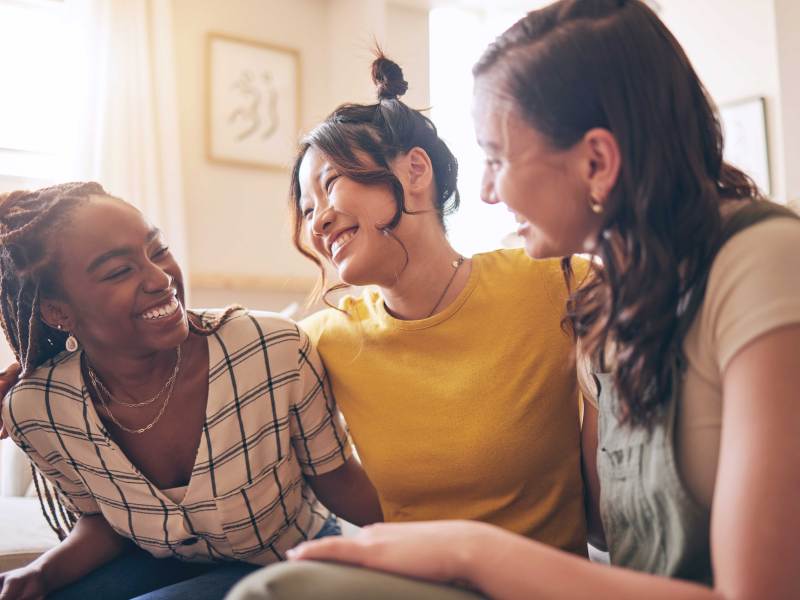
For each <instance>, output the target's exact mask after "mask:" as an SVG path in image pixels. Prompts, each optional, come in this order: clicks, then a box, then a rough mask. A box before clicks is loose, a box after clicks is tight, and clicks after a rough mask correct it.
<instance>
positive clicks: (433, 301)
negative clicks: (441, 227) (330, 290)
mask: <svg viewBox="0 0 800 600" xmlns="http://www.w3.org/2000/svg"><path fill="white" fill-rule="evenodd" d="M406 247H407V248H408V254H409V257H408V264H407V265H406V268H405V269H404V270H403V271H402V272H401V273H400V275H399V276H398V277H397V278H396V279H395V280H394V281H393V282H392V283H391V284H390V285H381V286H380V289H381V292H382V294H383V298H384V303H385V304H386V308H387V310H388V311H389V312H390V313H391V314H392V315H393V316H394V317H396V318H398V319H404V320H417V319H425V318H427V317H429V316H432V314H431V311H433V310H434V307H435V312H434V314H435V313H436V312H441V311H442V310H444V309H445V308H447V306H448V305H449V304H450V303H451V302H452V301H453V300H454V299H455V298H456V297H457V296H458V294H459V293H460V292H461V290H462V289H463V288H464V285H466V282H467V279H468V276H469V268H468V267H469V261H467V260H465V261H464V263H463V264H461V266H460V267H459V268H458V270H456V268H455V267H454V266H453V261H454V260H457V259H458V258H459V256H460V255H459V254H458V253H457V252H456V251H455V250H454V249H453V247H452V246H451V245H450V244H449V243H448V241H447V238H446V237H445V236H444V234H441V235H438V236H437V237H436V238H432V239H429V240H425V241H415V242H414V243H413V244H411V243H408V244H406ZM443 294H444V295H443ZM437 302H438V306H437Z"/></svg>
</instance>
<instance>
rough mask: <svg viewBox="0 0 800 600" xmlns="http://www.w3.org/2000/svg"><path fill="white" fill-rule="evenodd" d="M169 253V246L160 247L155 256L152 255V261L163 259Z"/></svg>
mask: <svg viewBox="0 0 800 600" xmlns="http://www.w3.org/2000/svg"><path fill="white" fill-rule="evenodd" d="M168 253H169V246H162V247H161V248H159V249H158V250H156V252H155V254H153V258H154V259H159V258H163V257H164V256H166V255H167V254H168Z"/></svg>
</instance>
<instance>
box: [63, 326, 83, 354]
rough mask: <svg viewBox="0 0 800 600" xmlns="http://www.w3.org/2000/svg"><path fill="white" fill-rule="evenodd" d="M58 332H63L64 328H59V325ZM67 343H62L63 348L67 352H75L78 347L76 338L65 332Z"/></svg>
mask: <svg viewBox="0 0 800 600" xmlns="http://www.w3.org/2000/svg"><path fill="white" fill-rule="evenodd" d="M57 327H58V330H59V331H64V328H63V327H62V326H61V323H59V324H58V325H57ZM67 333H68V335H67V341H66V342H65V343H64V348H66V350H67V352H75V351H76V350H77V349H78V348H79V347H80V344H78V338H76V337H75V336H74V335H72V334H71V333H69V332H67Z"/></svg>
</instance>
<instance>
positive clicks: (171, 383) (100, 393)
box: [86, 346, 181, 434]
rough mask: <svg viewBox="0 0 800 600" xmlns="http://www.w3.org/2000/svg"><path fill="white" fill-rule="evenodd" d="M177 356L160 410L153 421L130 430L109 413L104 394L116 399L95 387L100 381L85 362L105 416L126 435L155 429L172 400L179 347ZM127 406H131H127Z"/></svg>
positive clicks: (107, 391) (179, 352) (104, 390)
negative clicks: (125, 432)
mask: <svg viewBox="0 0 800 600" xmlns="http://www.w3.org/2000/svg"><path fill="white" fill-rule="evenodd" d="M177 354H178V358H177V360H176V361H175V371H174V372H173V374H172V376H171V377H170V378H169V379H168V380H167V382H168V383H169V387H168V389H167V396H166V398H164V404H162V405H161V409H160V410H159V411H158V414H157V415H156V416H155V419H153V420H152V421H151V422H150V423H148V424H147V425H145V426H144V427H140V428H139V429H131V428H129V427H126V426H125V425H123V424H122V423H120V422H119V420H118V419H117V418H116V417H115V416H114V413H112V412H111V406H110V405H109V403H108V402H107V401H106V396H105V394H104V392H105V393H106V394H108V397H109V398H110V399H111V400H116V399H115V398H114V395H113V394H112V393H111V392H110V391H109V390H108V389H107V388H106V387H105V386H103V385H102V384H100V386H98V385H97V384H98V383H99V382H100V380H99V379H97V377H96V375H95V374H94V372H93V371H92V370H91V367H89V363H88V361H87V363H86V367H87V370H88V371H89V379H90V380H91V381H92V385H93V387H94V389H95V392H97V396H98V398H100V403H101V404H102V405H103V409H104V410H105V412H106V414H107V415H108V418H109V419H111V420H112V421H113V422H114V424H115V425H116V426H117V427H119V428H120V429H122V430H123V431H127V432H128V433H135V434H141V433H144V432H145V431H148V430H150V429H152V428H153V427H155V426H156V423H158V422H159V421H160V420H161V417H162V415H163V414H164V411H166V410H167V405H168V404H169V401H170V398H172V391H173V390H174V389H175V381H176V380H177V376H178V371H179V369H180V364H181V347H180V346H178V349H177ZM101 386H102V387H101ZM158 395H159V396H160V395H161V392H159V394H158ZM151 400H152V399H151ZM149 403H150V401H148V404H149ZM129 406H131V405H129ZM134 406H135V405H134Z"/></svg>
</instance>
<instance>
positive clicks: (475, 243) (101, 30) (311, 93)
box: [0, 0, 800, 315]
mask: <svg viewBox="0 0 800 600" xmlns="http://www.w3.org/2000/svg"><path fill="white" fill-rule="evenodd" d="M543 4H545V3H544V2H542V1H541V0H533V1H528V2H523V1H518V0H497V1H495V2H490V1H485V2H482V1H480V0H0V82H1V83H2V92H0V191H2V190H11V189H16V188H32V187H39V186H42V185H46V184H49V183H53V182H56V181H63V180H82V179H94V180H98V181H100V182H101V183H103V184H104V185H105V186H106V188H107V189H108V190H109V191H111V192H113V193H115V194H117V195H120V196H122V197H124V198H126V199H128V200H130V201H131V202H133V203H135V204H137V205H138V206H140V207H141V208H142V209H143V210H144V211H145V212H146V214H147V215H148V216H149V217H150V218H151V219H152V220H154V221H156V222H158V223H159V225H161V226H162V229H164V230H165V231H166V232H167V235H168V236H169V238H170V242H171V246H172V248H173V250H174V251H175V252H176V254H177V255H178V256H179V258H180V260H181V262H182V263H183V264H184V266H185V270H186V271H187V275H188V279H189V281H190V292H191V298H192V301H193V303H195V304H196V305H211V304H223V303H227V302H233V301H238V302H242V303H245V304H248V305H250V306H253V307H258V308H267V309H274V310H280V309H283V308H285V307H287V306H290V305H292V304H293V303H296V302H297V303H301V302H302V300H303V297H304V295H305V293H306V291H307V290H308V289H309V288H310V287H311V285H312V283H313V280H314V278H315V276H316V273H315V270H314V268H313V267H312V266H311V265H310V263H308V262H307V261H305V260H304V259H303V258H302V257H300V256H299V254H298V253H297V252H296V251H295V250H294V248H293V247H292V245H291V242H290V236H289V231H288V229H289V227H288V217H287V210H286V191H287V187H288V171H287V167H288V165H289V163H290V162H291V158H292V157H291V155H290V154H287V156H286V157H285V160H284V161H283V163H282V164H281V165H278V168H272V169H259V168H252V167H247V166H243V165H235V164H221V163H220V162H218V161H216V162H215V161H213V160H210V158H209V150H208V144H207V131H208V129H209V115H208V106H207V105H208V102H207V98H206V89H207V86H208V84H209V77H210V74H209V66H208V58H207V56H206V40H207V36H208V35H209V34H210V33H217V34H224V35H226V36H231V37H233V38H236V39H241V40H245V41H248V42H254V43H256V44H266V45H274V46H276V47H279V48H283V49H287V50H289V51H293V52H296V55H297V56H298V57H299V64H300V69H299V92H300V98H299V99H298V101H297V102H298V108H299V111H298V112H299V115H300V122H299V123H298V126H297V130H296V131H295V132H294V134H295V136H296V138H299V137H300V135H302V133H303V132H305V131H308V130H309V129H310V128H312V127H313V126H314V124H315V123H317V122H319V120H320V119H322V118H324V116H325V115H326V114H327V113H328V112H330V110H332V109H333V108H334V107H335V106H336V105H338V104H339V103H341V102H344V101H362V102H366V101H371V100H372V98H373V94H374V92H373V89H372V85H371V82H370V80H369V63H370V61H371V58H372V48H373V47H374V44H375V43H376V42H377V43H378V44H380V45H381V47H382V48H383V49H384V50H385V51H386V53H387V54H388V55H389V56H390V57H392V58H394V59H395V60H397V61H398V62H399V63H400V64H401V66H403V68H404V70H405V74H406V78H407V79H408V81H409V83H410V89H409V92H408V94H407V95H406V97H405V100H406V101H407V102H408V103H409V104H410V105H412V106H414V107H417V108H425V109H427V108H430V116H431V117H432V119H433V120H434V122H435V123H436V124H437V126H438V128H439V131H440V133H441V135H442V137H443V138H444V139H445V140H446V141H447V143H448V144H449V145H450V147H451V148H452V149H453V151H454V152H455V154H456V156H457V157H458V160H459V163H460V185H459V188H460V191H461V194H462V207H461V210H460V211H459V212H458V213H457V214H456V215H454V216H452V217H450V218H449V219H448V223H447V226H448V235H449V236H450V239H451V241H452V243H453V245H454V246H455V247H456V249H457V250H458V251H460V252H461V253H463V254H466V255H471V254H473V253H476V252H482V251H486V250H491V249H493V248H497V247H500V246H502V245H509V244H514V243H515V238H514V236H513V235H512V232H513V230H514V224H513V219H512V217H511V215H510V214H509V213H508V212H507V211H506V210H505V209H503V208H502V206H487V205H484V204H483V203H481V202H480V199H479V187H480V177H481V171H482V168H483V157H482V155H481V152H480V150H479V149H478V147H477V145H476V143H475V141H474V135H473V131H472V117H471V92H472V77H471V68H472V65H473V64H474V62H475V60H476V59H477V58H478V56H479V55H480V54H481V52H482V51H483V49H484V48H485V47H486V45H487V44H488V43H489V42H490V41H491V40H492V39H494V38H495V37H496V36H497V35H498V34H500V33H501V32H502V31H503V30H505V29H506V28H507V27H508V26H509V25H511V24H512V23H513V22H514V21H515V20H517V19H518V18H519V17H521V16H522V15H524V14H525V13H526V12H527V11H528V10H530V9H533V8H537V7H539V6H541V5H543ZM650 4H651V6H653V7H654V8H655V9H656V10H657V11H658V12H659V14H660V16H661V17H662V18H663V19H664V21H665V22H666V23H667V25H668V26H669V27H670V29H671V30H672V31H673V32H674V33H675V35H676V37H677V38H678V39H679V41H680V42H681V43H682V44H683V45H684V47H685V49H686V51H687V53H688V54H689V56H690V58H691V59H692V61H693V62H694V65H695V67H696V68H697V71H698V72H699V74H700V76H701V78H703V80H704V81H705V83H706V84H707V86H708V88H709V90H710V92H711V94H712V96H713V97H714V98H715V100H716V101H718V102H719V103H720V104H721V105H722V106H723V107H736V106H738V105H739V104H738V103H740V102H742V101H745V102H748V101H752V100H753V99H756V100H758V99H763V100H758V102H760V104H758V102H757V103H756V104H752V102H751V105H752V106H753V110H756V111H762V112H761V113H760V117H759V116H758V115H756V118H761V120H762V123H761V125H762V130H763V131H762V132H761V133H760V135H761V136H762V138H760V139H761V141H763V147H764V150H763V152H760V154H761V155H763V159H764V161H767V162H765V163H764V169H763V173H759V174H757V175H758V176H759V177H760V178H761V179H760V183H761V184H762V185H763V186H764V187H765V188H768V189H769V191H770V192H771V194H772V195H773V197H775V198H776V199H777V200H779V201H783V202H785V201H788V200H790V199H793V198H797V197H799V196H800V169H796V168H795V169H792V168H789V165H797V164H800V111H798V110H796V109H797V107H798V106H800V75H798V74H800V42H799V41H798V40H800V2H796V1H795V0H658V1H652V2H650ZM762 106H763V108H761V107H762ZM738 131H739V130H738V129H737V132H738ZM732 139H734V138H733V137H732ZM739 139H740V136H739V135H738V133H737V136H736V137H735V140H739ZM742 139H747V138H742ZM757 141H758V140H757ZM739 143H740V147H739V148H732V149H731V150H732V151H735V150H738V151H739V153H738V154H736V153H735V152H733V153H732V155H736V156H742V155H746V154H748V153H749V154H751V155H752V154H754V150H753V148H752V147H751V145H752V142H750V141H747V142H739ZM741 144H745V146H744V148H743V147H741ZM757 153H758V152H756V154H757ZM759 169H760V168H759ZM759 169H757V168H755V167H754V170H759ZM754 175H755V173H754ZM300 311H302V308H301V309H300ZM297 314H298V315H299V314H301V313H297Z"/></svg>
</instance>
